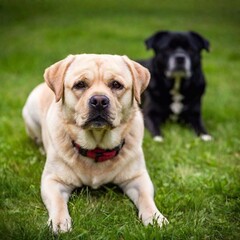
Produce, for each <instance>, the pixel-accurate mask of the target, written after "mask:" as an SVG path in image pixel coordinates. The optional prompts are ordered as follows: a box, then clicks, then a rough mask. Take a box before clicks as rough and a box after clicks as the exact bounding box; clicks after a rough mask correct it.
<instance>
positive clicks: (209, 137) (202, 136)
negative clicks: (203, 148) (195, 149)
mask: <svg viewBox="0 0 240 240" xmlns="http://www.w3.org/2000/svg"><path fill="white" fill-rule="evenodd" d="M200 138H201V139H202V140H203V141H204V142H208V141H212V140H213V137H212V136H211V135H208V134H202V135H200Z"/></svg>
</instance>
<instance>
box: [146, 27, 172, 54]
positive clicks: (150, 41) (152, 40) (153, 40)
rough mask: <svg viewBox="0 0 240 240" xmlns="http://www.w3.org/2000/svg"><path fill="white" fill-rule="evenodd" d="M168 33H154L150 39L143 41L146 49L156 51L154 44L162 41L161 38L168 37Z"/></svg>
mask: <svg viewBox="0 0 240 240" xmlns="http://www.w3.org/2000/svg"><path fill="white" fill-rule="evenodd" d="M168 33H169V32H168V31H160V32H156V33H154V34H153V35H152V36H151V37H149V38H148V39H146V40H145V44H146V46H147V49H150V48H153V49H154V50H155V49H156V44H157V43H158V42H159V41H161V40H162V38H163V37H165V36H166V35H168Z"/></svg>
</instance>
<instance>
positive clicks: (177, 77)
mask: <svg viewBox="0 0 240 240" xmlns="http://www.w3.org/2000/svg"><path fill="white" fill-rule="evenodd" d="M145 43H146V45H147V48H148V49H149V48H152V49H153V50H154V52H155V56H154V57H153V58H151V59H149V60H144V61H139V63H141V64H142V65H143V66H145V67H147V68H148V69H149V71H150V73H151V80H150V84H149V87H148V89H147V91H146V92H145V95H144V103H143V112H144V117H145V125H146V127H147V128H148V130H149V131H150V132H151V134H152V135H153V137H154V139H155V140H156V141H162V140H163V138H162V134H161V131H160V127H161V125H162V124H163V123H164V122H165V121H166V120H167V119H168V118H169V117H174V118H175V119H178V121H183V122H185V123H187V124H190V125H191V126H192V128H193V129H194V130H195V132H196V134H197V135H198V136H200V137H201V138H202V139H203V140H205V141H208V140H211V139H212V137H211V136H210V135H208V133H207V131H206V129H205V127H204V125H203V122H202V118H201V97H202V95H203V94H204V91H205V86H206V82H205V78H204V74H203V72H202V66H201V51H202V50H203V49H205V50H207V51H209V42H208V41H207V40H206V39H204V38H203V37H202V36H201V35H200V34H198V33H196V32H169V31H161V32H157V33H155V34H154V35H153V36H151V37H150V38H148V39H147V40H146V41H145Z"/></svg>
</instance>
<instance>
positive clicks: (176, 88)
mask: <svg viewBox="0 0 240 240" xmlns="http://www.w3.org/2000/svg"><path fill="white" fill-rule="evenodd" d="M180 85H181V79H177V78H176V79H175V80H174V84H173V88H172V89H171V90H170V95H171V98H172V102H171V104H170V109H171V111H172V112H173V114H174V115H175V116H178V115H179V114H180V113H181V112H182V110H183V103H182V100H183V98H184V97H183V95H182V94H181V93H180Z"/></svg>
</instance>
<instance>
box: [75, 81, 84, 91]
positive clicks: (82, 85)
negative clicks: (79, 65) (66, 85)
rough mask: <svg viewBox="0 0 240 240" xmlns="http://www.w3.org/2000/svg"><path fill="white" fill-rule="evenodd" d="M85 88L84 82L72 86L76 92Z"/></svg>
mask: <svg viewBox="0 0 240 240" xmlns="http://www.w3.org/2000/svg"><path fill="white" fill-rule="evenodd" d="M86 87H87V84H86V83H85V82H84V81H79V82H77V83H76V84H74V85H73V88H74V89H77V90H80V89H85V88H86Z"/></svg>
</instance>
